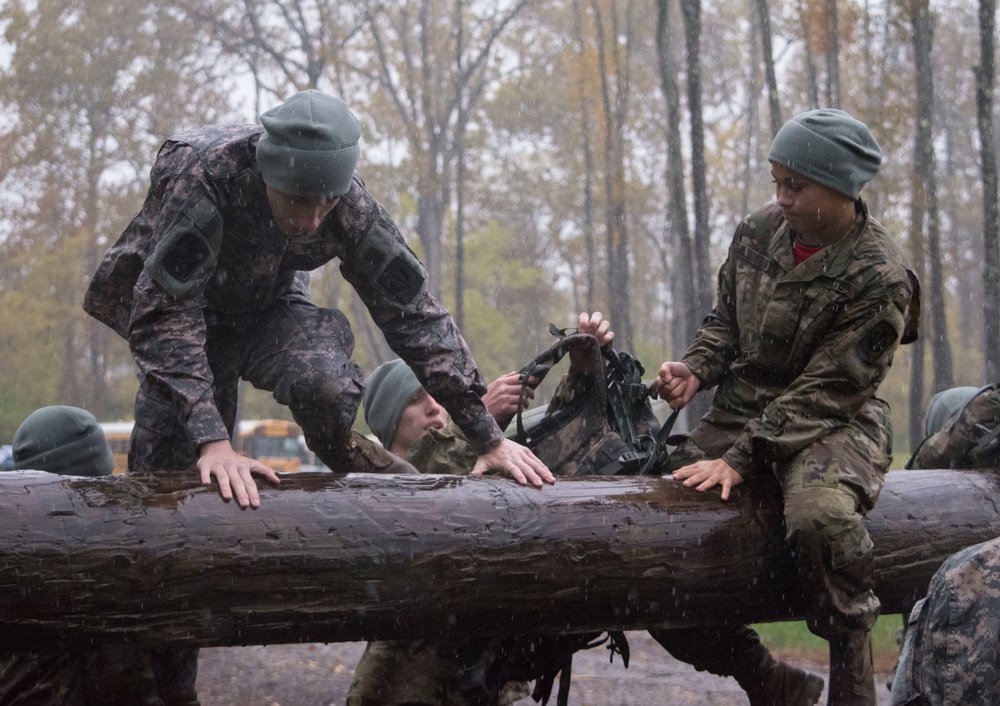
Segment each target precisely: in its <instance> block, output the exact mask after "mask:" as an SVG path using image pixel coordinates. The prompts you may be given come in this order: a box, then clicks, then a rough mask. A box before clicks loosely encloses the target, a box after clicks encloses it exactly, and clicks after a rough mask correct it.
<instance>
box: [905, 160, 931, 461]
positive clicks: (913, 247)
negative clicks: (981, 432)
mask: <svg viewBox="0 0 1000 706" xmlns="http://www.w3.org/2000/svg"><path fill="white" fill-rule="evenodd" d="M910 179H911V184H912V188H911V192H912V196H911V202H910V232H909V245H910V267H911V268H912V269H913V271H914V272H915V273H916V275H917V278H918V279H919V280H920V281H921V282H923V281H924V277H925V274H926V270H927V268H926V265H925V259H926V256H925V253H924V210H923V203H924V199H923V198H922V196H921V194H920V192H921V191H922V190H923V182H922V181H921V180H920V179H919V178H918V177H917V175H916V173H915V172H914V173H912V174H911V176H910ZM926 340H927V336H926V335H921V336H919V337H918V338H917V340H916V341H914V342H913V343H912V344H910V389H909V393H910V397H909V417H910V423H909V437H910V451H911V452H912V451H913V450H914V449H915V448H916V447H917V444H919V443H920V441H921V439H922V438H923V425H922V424H921V420H922V419H923V415H924V357H925V355H924V341H926Z"/></svg>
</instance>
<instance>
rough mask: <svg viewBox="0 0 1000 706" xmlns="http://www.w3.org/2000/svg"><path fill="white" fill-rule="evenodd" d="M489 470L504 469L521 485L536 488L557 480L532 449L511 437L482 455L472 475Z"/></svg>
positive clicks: (478, 474) (481, 473)
mask: <svg viewBox="0 0 1000 706" xmlns="http://www.w3.org/2000/svg"><path fill="white" fill-rule="evenodd" d="M487 471H503V472H504V473H506V474H507V475H509V476H510V477H511V478H513V479H514V480H516V481H517V482H518V483H520V484H521V485H529V484H530V485H533V486H535V487H536V488H541V487H542V485H543V484H544V483H549V484H550V485H551V484H552V483H555V482H556V477H555V476H554V475H552V471H550V470H549V469H548V468H547V467H546V465H545V464H544V463H542V462H541V460H540V459H539V458H538V457H537V456H535V454H534V453H533V452H532V451H531V449H529V448H527V447H526V446H521V445H520V444H518V443H517V442H515V441H511V440H510V439H504V440H503V441H501V442H500V445H499V446H496V447H495V448H493V449H491V450H490V451H487V452H486V453H484V454H483V455H482V456H480V457H479V459H478V460H477V461H476V465H475V467H474V468H473V469H472V473H471V475H473V476H481V475H483V474H484V473H486V472H487Z"/></svg>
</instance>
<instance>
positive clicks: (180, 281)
mask: <svg viewBox="0 0 1000 706" xmlns="http://www.w3.org/2000/svg"><path fill="white" fill-rule="evenodd" d="M221 244H222V215H221V214H220V213H219V211H218V209H217V208H216V207H215V204H213V203H212V202H211V201H210V200H209V199H208V198H206V197H205V196H198V197H193V198H192V199H190V200H189V201H188V202H187V203H186V204H184V208H182V209H181V212H180V214H179V215H178V216H177V218H176V219H175V221H174V222H173V224H171V226H170V228H168V229H167V232H166V233H164V235H163V239H162V240H161V241H160V243H159V244H158V245H157V246H156V249H155V250H154V251H153V254H152V255H150V257H149V259H148V260H147V261H146V269H147V270H148V271H149V276H150V278H151V279H152V280H153V281H154V282H156V283H157V284H159V285H160V286H161V287H163V289H165V290H166V291H167V292H169V293H170V294H171V295H173V296H175V297H180V296H183V295H184V294H186V293H187V292H188V291H190V290H191V289H193V288H194V287H195V286H196V285H197V284H198V283H199V282H201V281H203V280H204V279H205V277H206V276H207V275H209V274H210V273H211V272H212V271H214V269H215V263H216V259H217V256H218V253H219V248H220V246H221Z"/></svg>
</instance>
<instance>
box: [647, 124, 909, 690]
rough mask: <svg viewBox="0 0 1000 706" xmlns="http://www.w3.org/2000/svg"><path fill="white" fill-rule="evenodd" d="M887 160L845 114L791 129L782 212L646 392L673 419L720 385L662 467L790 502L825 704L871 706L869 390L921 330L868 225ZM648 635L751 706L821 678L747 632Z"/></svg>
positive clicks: (772, 213) (875, 402) (782, 150)
mask: <svg viewBox="0 0 1000 706" xmlns="http://www.w3.org/2000/svg"><path fill="white" fill-rule="evenodd" d="M881 160H882V152H881V149H880V148H879V145H878V143H877V142H876V140H875V138H874V137H873V136H872V134H871V131H870V130H869V129H868V127H867V126H866V125H864V124H863V123H861V122H859V121H857V120H855V119H854V118H852V117H851V116H850V115H848V114H847V113H844V112H842V111H839V110H830V109H823V110H814V111H809V112H806V113H802V114H800V115H797V116H796V117H794V118H792V119H791V120H790V121H788V122H787V123H785V125H784V126H783V127H782V128H781V130H779V131H778V133H777V135H776V136H775V138H774V140H773V142H772V144H771V148H770V152H769V155H768V161H769V162H770V164H771V177H772V179H773V181H774V184H775V191H776V197H777V198H776V200H775V202H773V203H770V204H768V205H767V206H764V207H763V208H761V209H759V210H757V211H754V212H753V213H751V214H750V215H749V216H747V217H746V218H745V219H744V220H743V222H742V223H740V225H739V226H738V227H737V229H736V234H735V236H734V237H733V240H732V244H731V245H730V248H729V254H728V257H727V259H726V261H725V263H724V264H723V265H722V268H721V269H720V271H719V277H718V290H717V294H716V305H715V308H714V309H713V310H712V312H711V314H710V315H709V316H708V317H707V318H706V319H705V322H704V324H703V325H702V327H701V328H700V329H699V331H698V333H697V335H696V337H695V339H694V342H693V343H692V344H691V345H690V347H689V348H688V350H687V352H686V353H685V355H684V357H683V358H682V359H681V360H680V361H678V362H666V363H664V364H663V365H662V366H661V368H660V371H659V375H658V377H657V380H656V382H655V383H654V387H655V389H656V392H657V394H658V395H659V396H660V397H662V398H663V399H665V400H667V401H668V402H669V404H670V405H671V406H672V407H674V408H680V407H683V406H684V405H686V404H687V403H688V402H690V401H691V399H692V397H694V395H695V393H696V392H697V391H698V390H702V389H709V388H712V387H715V386H718V389H717V390H716V392H715V397H714V400H713V402H712V407H711V409H710V410H709V411H708V413H707V414H706V415H705V416H704V417H703V418H702V419H701V421H700V422H699V423H698V424H697V425H696V426H695V428H694V429H693V430H692V432H691V435H690V437H689V438H688V439H687V440H686V441H685V442H684V443H683V444H681V446H680V447H679V448H677V449H676V450H675V452H674V453H673V454H672V455H671V456H670V459H669V463H668V465H667V468H666V469H665V470H666V471H669V472H671V473H672V474H673V477H674V478H675V479H678V480H680V481H682V482H683V484H684V485H685V486H688V487H691V488H694V489H697V490H699V491H707V490H709V489H711V488H714V487H716V486H718V487H719V488H720V490H721V499H722V500H726V499H728V498H729V496H730V493H731V491H732V489H733V487H735V486H737V485H739V484H741V483H742V482H744V480H746V479H747V478H749V477H751V476H754V477H765V478H771V479H773V481H774V482H775V483H776V484H777V485H778V486H780V492H781V494H782V495H783V498H784V506H783V507H784V521H785V532H786V541H787V543H788V546H789V547H790V549H791V552H792V554H793V556H794V558H795V560H796V562H797V564H798V569H799V579H800V582H801V583H802V585H803V587H804V589H805V591H806V600H807V624H808V626H809V629H810V630H811V631H812V632H814V633H815V634H817V635H819V636H820V637H823V638H825V639H827V640H828V641H829V644H830V685H829V703H830V705H831V706H849V705H850V706H853V705H855V704H857V705H858V706H861V705H864V706H871V705H872V704H875V703H876V696H875V682H874V673H873V670H872V655H871V637H870V629H871V627H872V625H873V624H874V622H875V618H876V617H877V616H878V613H879V601H878V598H877V597H876V596H875V593H874V592H873V590H872V589H873V587H874V575H873V564H872V556H873V554H872V548H873V546H872V541H871V539H870V537H869V535H868V532H867V530H866V528H865V525H864V522H863V518H864V515H865V513H866V512H867V511H869V510H870V509H871V508H872V507H873V506H874V504H875V501H876V499H877V498H878V495H879V492H880V490H881V489H882V486H883V483H884V478H885V473H886V470H887V469H888V467H889V463H890V459H891V453H892V436H891V427H890V423H889V410H888V404H887V403H886V402H884V401H883V400H881V399H879V398H878V397H877V396H876V395H875V393H876V390H877V389H878V386H879V383H881V382H882V380H883V379H884V378H885V375H886V372H887V371H888V369H889V366H890V364H891V362H892V358H893V354H894V352H895V351H896V347H897V346H898V345H899V344H900V343H907V342H909V341H911V340H913V339H914V338H915V336H916V326H915V324H913V323H912V322H913V321H915V319H916V316H915V314H916V312H917V310H918V306H917V305H916V302H917V289H916V278H915V277H914V276H912V274H911V273H909V272H908V270H907V269H906V267H905V266H904V264H903V256H902V254H901V252H900V249H899V246H898V245H897V243H896V242H895V239H894V238H893V237H892V235H890V234H889V233H888V232H887V231H886V230H885V229H884V228H883V227H882V225H881V224H879V223H878V222H877V221H876V220H875V219H874V218H872V217H871V216H870V215H869V213H868V208H867V206H866V204H865V202H864V200H863V199H862V198H861V190H862V188H863V187H864V186H865V185H866V184H867V183H868V182H869V181H870V180H871V179H872V178H873V177H874V176H875V174H876V173H877V172H878V169H879V166H880V164H881ZM711 634H712V637H713V638H714V639H706V636H705V631H703V630H689V631H663V632H659V631H657V632H653V635H654V637H656V638H657V639H658V640H660V642H661V643H662V644H664V646H665V647H666V648H667V649H668V650H669V651H670V652H671V653H672V654H674V655H675V656H677V657H679V658H681V659H685V660H687V661H689V662H691V663H692V664H694V666H696V667H697V668H699V669H703V670H709V671H712V672H714V673H717V674H723V675H732V676H735V677H736V678H737V680H738V681H739V682H740V684H741V685H742V686H743V687H744V688H745V689H746V690H747V692H748V695H749V696H750V702H751V704H776V703H777V704H812V703H814V702H815V701H816V700H817V699H818V697H819V689H818V688H817V686H818V685H817V681H818V680H817V679H816V678H815V677H806V676H803V675H801V674H796V673H790V672H788V671H787V670H779V669H776V668H775V664H774V661H773V660H772V659H771V658H770V655H768V654H767V650H766V649H765V648H764V647H763V645H762V644H761V643H760V640H759V638H758V636H757V634H756V633H755V632H754V631H753V630H752V629H751V628H749V627H747V626H742V627H738V626H723V627H719V628H716V629H714V630H713V631H712V632H711Z"/></svg>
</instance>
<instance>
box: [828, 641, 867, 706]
mask: <svg viewBox="0 0 1000 706" xmlns="http://www.w3.org/2000/svg"><path fill="white" fill-rule="evenodd" d="M827 704H828V705H829V706H876V704H878V697H877V696H876V695H875V669H874V667H873V666H872V636H871V633H870V632H868V631H866V630H865V631H861V630H858V631H855V632H849V633H846V634H844V635H841V636H839V637H835V638H833V639H832V640H830V693H829V698H828V700H827Z"/></svg>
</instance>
